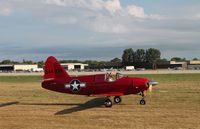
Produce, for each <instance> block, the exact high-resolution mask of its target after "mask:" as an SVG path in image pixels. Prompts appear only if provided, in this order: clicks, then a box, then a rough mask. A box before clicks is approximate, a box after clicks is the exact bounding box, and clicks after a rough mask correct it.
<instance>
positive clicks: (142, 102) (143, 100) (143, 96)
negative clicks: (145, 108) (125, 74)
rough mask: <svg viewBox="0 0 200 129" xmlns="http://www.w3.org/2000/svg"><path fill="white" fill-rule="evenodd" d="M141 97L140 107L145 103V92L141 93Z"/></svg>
mask: <svg viewBox="0 0 200 129" xmlns="http://www.w3.org/2000/svg"><path fill="white" fill-rule="evenodd" d="M141 96H142V99H141V100H140V105H145V104H146V101H145V99H144V98H145V96H146V92H145V91H143V92H141Z"/></svg>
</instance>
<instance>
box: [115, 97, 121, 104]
mask: <svg viewBox="0 0 200 129" xmlns="http://www.w3.org/2000/svg"><path fill="white" fill-rule="evenodd" d="M121 101H122V99H121V97H120V96H115V97H114V102H115V103H120V102H121Z"/></svg>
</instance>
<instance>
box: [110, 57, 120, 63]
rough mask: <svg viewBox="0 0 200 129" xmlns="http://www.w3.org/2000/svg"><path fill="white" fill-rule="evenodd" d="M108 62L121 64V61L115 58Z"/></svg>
mask: <svg viewBox="0 0 200 129" xmlns="http://www.w3.org/2000/svg"><path fill="white" fill-rule="evenodd" d="M110 62H112V63H116V64H120V63H121V59H119V58H117V57H116V58H114V59H112V60H110Z"/></svg>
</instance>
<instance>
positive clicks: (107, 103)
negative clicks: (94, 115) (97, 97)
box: [104, 99, 112, 107]
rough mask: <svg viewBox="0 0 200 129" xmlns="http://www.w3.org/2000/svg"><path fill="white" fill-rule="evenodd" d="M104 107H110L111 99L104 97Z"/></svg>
mask: <svg viewBox="0 0 200 129" xmlns="http://www.w3.org/2000/svg"><path fill="white" fill-rule="evenodd" d="M104 105H105V107H112V101H111V100H110V99H106V101H105V102H104Z"/></svg>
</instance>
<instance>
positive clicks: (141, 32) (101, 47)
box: [0, 0, 200, 61]
mask: <svg viewBox="0 0 200 129" xmlns="http://www.w3.org/2000/svg"><path fill="white" fill-rule="evenodd" d="M126 48H133V50H136V49H140V48H142V49H148V48H157V49H159V50H160V51H161V54H162V55H161V56H162V58H167V59H170V58H172V57H185V58H187V59H192V58H194V57H196V58H200V1H199V0H0V61H2V60H5V59H11V60H16V61H20V60H23V59H25V60H34V61H40V60H45V59H46V58H47V57H48V56H50V55H51V56H55V57H57V58H58V59H66V60H70V59H77V60H111V59H113V58H115V57H118V58H121V56H122V53H123V50H124V49H126Z"/></svg>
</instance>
